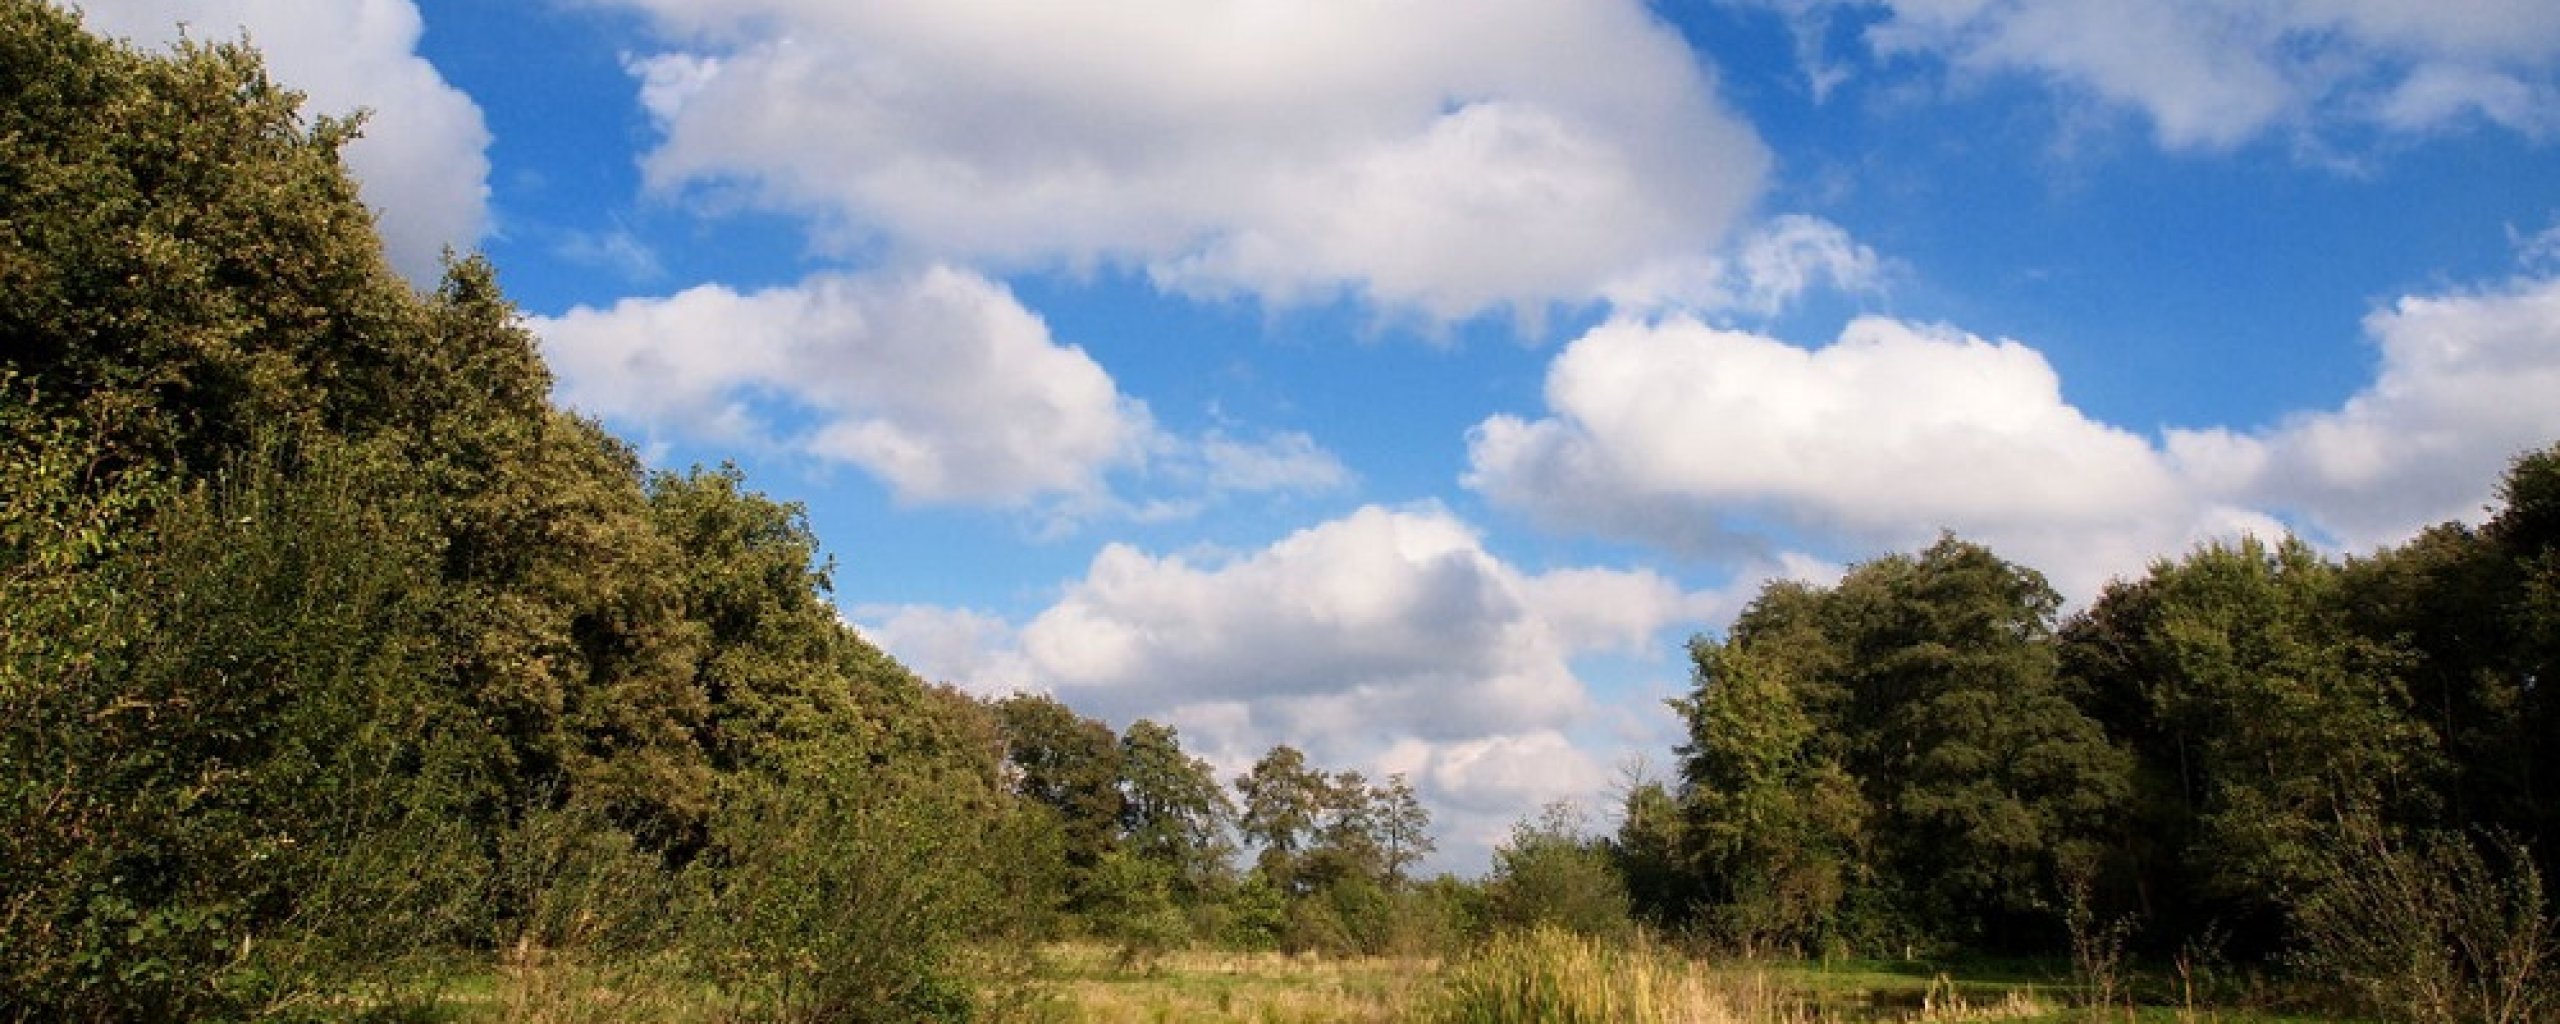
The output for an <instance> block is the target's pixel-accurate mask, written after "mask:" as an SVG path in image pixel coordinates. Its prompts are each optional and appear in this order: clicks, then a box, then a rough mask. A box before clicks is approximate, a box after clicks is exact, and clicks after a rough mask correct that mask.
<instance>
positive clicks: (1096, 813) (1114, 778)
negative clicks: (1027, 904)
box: [995, 694, 1124, 903]
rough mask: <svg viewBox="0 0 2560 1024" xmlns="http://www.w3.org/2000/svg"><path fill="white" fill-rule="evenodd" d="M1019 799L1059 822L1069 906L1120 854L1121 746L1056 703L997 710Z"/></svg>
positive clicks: (1004, 704)
mask: <svg viewBox="0 0 2560 1024" xmlns="http://www.w3.org/2000/svg"><path fill="white" fill-rule="evenodd" d="M995 712H996V721H997V723H998V724H999V725H1000V726H1001V728H1002V730H1003V735H1004V744H1005V761H1006V763H1007V764H1009V765H1010V766H1011V767H1012V769H1013V773H1014V776H1013V789H1014V792H1015V793H1016V794H1017V795H1019V796H1021V797H1022V798H1023V799H1026V800H1029V801H1031V802H1033V803H1035V804H1038V805H1040V806H1043V807H1047V808H1048V809H1049V810H1050V812H1051V813H1053V814H1055V815H1057V818H1058V823H1059V826H1060V830H1061V833H1062V836H1063V838H1064V841H1065V842H1064V852H1065V854H1066V859H1067V869H1068V878H1069V881H1070V886H1069V889H1070V892H1069V898H1070V902H1078V903H1080V902H1081V901H1083V899H1084V896H1085V893H1084V882H1085V879H1086V878H1087V877H1089V876H1090V874H1091V873H1092V872H1093V870H1094V869H1095V868H1096V867H1097V866H1099V865H1100V864H1101V863H1102V859H1103V858H1104V857H1105V856H1106V855H1108V854H1109V853H1111V851H1113V850H1115V849H1118V848H1119V837H1120V822H1121V818H1122V815H1123V810H1124V808H1123V795H1122V792H1121V789H1120V777H1121V764H1120V756H1121V754H1120V740H1119V737H1117V736H1115V735H1113V734H1112V732H1111V727H1110V726H1107V725H1104V724H1102V723H1101V722H1098V721H1095V720H1093V719H1090V718H1086V717H1084V716H1081V715H1078V714H1076V713H1075V712H1074V711H1073V710H1072V709H1070V708H1068V707H1067V706H1066V705H1064V704H1061V703H1059V702H1058V701H1057V699H1056V698H1054V697H1048V696H1042V695H1037V694H1015V695H1013V696H1011V697H1007V698H1004V699H1003V700H1000V701H997V702H996V703H995Z"/></svg>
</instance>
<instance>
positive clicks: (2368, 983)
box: [2294, 824, 2560, 1024]
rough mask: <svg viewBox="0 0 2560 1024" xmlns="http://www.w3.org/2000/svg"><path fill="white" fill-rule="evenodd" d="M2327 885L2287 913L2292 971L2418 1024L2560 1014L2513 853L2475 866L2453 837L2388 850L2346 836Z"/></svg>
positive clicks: (2520, 861) (2363, 831) (2535, 900)
mask: <svg viewBox="0 0 2560 1024" xmlns="http://www.w3.org/2000/svg"><path fill="white" fill-rule="evenodd" d="M2346 840H2347V841H2346V842H2344V843H2341V844H2340V846H2339V848H2338V849H2337V850H2336V851H2335V852H2334V853H2332V854H2330V855H2329V857H2328V860H2329V861H2330V863H2328V864H2325V865H2323V867H2324V868H2325V869H2326V870H2324V871H2323V875H2324V876H2325V877H2328V878H2330V879H2331V881H2330V882H2329V884H2327V885H2326V886H2324V887H2323V888H2321V889H2320V890H2318V891H2316V892H2314V893H2312V894H2311V896H2310V897H2309V898H2307V899H2305V900H2303V901H2302V902H2301V904H2299V905H2298V906H2297V907H2296V908H2295V911H2294V922H2295V929H2296V932H2297V934H2298V936H2299V939H2300V941H2301V949H2300V951H2299V953H2298V954H2297V955H2298V958H2299V960H2300V961H2301V962H2302V963H2303V964H2304V965H2305V966H2307V967H2309V968H2310V969H2312V970H2314V971H2316V972H2318V973H2321V974H2325V975H2327V976H2329V977H2331V978H2334V979H2336V980H2337V981H2339V982H2341V983H2343V984H2345V985H2346V986H2347V987H2348V989H2349V990H2350V991H2352V992H2353V993H2355V995H2356V996H2357V997H2358V998H2359V999H2360V1000H2361V1001H2363V1002H2364V1003H2365V1004H2366V1005H2367V1006H2368V1007H2370V1008H2371V1009H2373V1010H2375V1011H2377V1012H2379V1013H2382V1014H2384V1015H2386V1016H2389V1017H2392V1018H2395V1019H2402V1020H2411V1021H2418V1022H2422V1024H2455V1022H2463V1024H2475V1022H2476V1024H2527V1022H2533V1021H2541V1020H2547V1019H2549V1016H2548V1015H2549V1014H2551V1013H2553V1012H2560V999H2555V993H2554V991H2553V984H2552V982H2551V980H2550V978H2549V976H2548V974H2547V971H2548V970H2549V969H2550V968H2551V967H2552V966H2553V964H2552V960H2553V927H2552V925H2553V922H2552V920H2551V917H2550V916H2549V915H2548V913H2547V912H2546V910H2545V906H2546V905H2545V903H2544V894H2543V888H2542V876H2541V874H2540V873H2539V872H2538V871H2536V870H2535V869H2534V863H2533V858H2532V856H2531V854H2530V853H2529V852H2528V851H2527V850H2526V849H2525V848H2524V846H2523V845H2522V844H2520V843H2516V842H2514V841H2512V840H2508V839H2504V838H2493V839H2490V840H2489V841H2488V842H2487V845H2488V846H2489V847H2490V849H2491V855H2490V856H2488V857H2483V856H2482V855H2481V851H2480V850H2479V848H2478V847H2476V846H2475V845H2474V844H2473V842H2472V841H2471V840H2469V839H2467V838H2465V837H2463V836H2460V835H2454V834H2443V833H2438V834H2433V835H2427V836H2422V837H2420V838H2418V839H2417V840H2416V841H2414V842H2410V843H2405V844H2404V843H2398V842H2394V841H2393V840H2392V839H2391V838H2390V837H2389V836H2387V835H2386V834H2384V833H2383V832H2382V831H2381V830H2380V828H2378V827H2376V826H2373V825H2371V824H2355V825H2351V826H2350V827H2349V828H2348V830H2347V836H2346Z"/></svg>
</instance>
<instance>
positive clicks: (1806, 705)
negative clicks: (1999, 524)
mask: <svg viewBox="0 0 2560 1024" xmlns="http://www.w3.org/2000/svg"><path fill="white" fill-rule="evenodd" d="M2059 603H2060V602H2059V598H2057V597H2056V596H2055V594H2054V593H2053V591H2052V589H2051V588H2050V587H2048V586H2047V585H2046V584H2045V582H2044V580H2043V578H2042V577H2040V576H2038V575H2036V574H2035V573H2034V572H2032V571H2031V570H2027V569H2025V568H2022V567H2019V566H2016V565H2012V564H2010V563H2008V562H2005V561H2002V560H2000V559H1999V558H1998V557H1996V556H1994V555H1993V554H1992V553H1991V552H1989V551H1988V550H1986V549H1983V548H1981V547H1979V546H1976V545H1972V544H1966V543H1964V542H1961V541H1958V540H1956V539H1954V538H1953V537H1946V538H1942V539H1940V540H1939V542H1938V543H1937V544H1935V545H1932V546H1931V547H1929V548H1928V549H1927V550H1925V551H1923V552H1921V553H1920V554H1918V555H1916V556H1894V557H1889V558H1884V559H1879V560H1877V561H1874V562H1869V563H1867V564H1865V565H1861V566H1858V567H1857V568H1855V569H1854V570H1852V571H1851V572H1850V573H1849V575H1848V576H1847V577H1846V578H1845V579H1843V580H1842V581H1841V582H1840V585H1839V586H1838V587H1836V588H1832V589H1827V590H1826V589H1822V588H1816V587H1810V586H1805V585H1802V584H1780V585H1773V586H1771V587H1770V588H1768V589H1767V590H1765V591H1764V592H1763V593H1762V594H1761V596H1760V598H1759V600H1757V601H1755V602H1753V604H1752V605H1751V606H1750V607H1749V608H1747V609H1746V610H1745V611H1744V612H1743V614H1742V616H1741V617H1740V618H1739V619H1738V620H1737V621H1736V622H1735V624H1734V627H1733V631H1732V635H1731V636H1730V637H1729V638H1728V639H1727V640H1726V641H1725V642H1724V643H1722V644H1713V643H1706V642H1700V643H1697V644H1695V645H1693V647H1692V651H1691V653H1692V656H1693V658H1694V659H1695V661H1696V664H1697V680H1698V690H1697V692H1696V693H1695V694H1694V695H1693V696H1692V697H1690V698H1688V699H1686V700H1683V701H1678V702H1675V703H1674V707H1675V709H1676V710H1678V711H1680V712H1681V714H1682V715H1683V717H1684V718H1686V719H1687V721H1688V725H1689V743H1688V745H1686V746H1684V747H1683V748H1682V750H1681V753H1682V757H1683V761H1682V768H1681V776H1682V792H1681V794H1680V800H1681V804H1682V810H1683V815H1682V820H1681V822H1680V825H1679V826H1678V828H1677V829H1676V832H1675V831H1673V830H1669V829H1667V828H1666V827H1665V826H1663V825H1661V824H1659V823H1657V824H1654V825H1652V826H1651V828H1653V829H1654V832H1655V836H1656V838H1655V839H1654V840H1653V841H1655V842H1656V843H1659V842H1661V841H1662V840H1661V838H1660V837H1662V836H1666V835H1674V834H1676V836H1677V837H1678V842H1679V843H1680V844H1681V847H1680V850H1679V858H1678V859H1680V860H1681V861H1682V862H1684V863H1685V864H1686V865H1687V867H1688V869H1689V870H1690V871H1692V872H1694V873H1695V877H1696V878H1697V882H1698V886H1699V888H1698V889H1697V890H1696V892H1695V896H1696V898H1698V899H1699V900H1700V901H1701V902H1702V903H1703V904H1704V905H1703V906H1702V907H1700V908H1698V909H1699V910H1701V911H1703V912H1704V913H1705V915H1706V917H1707V923H1710V924H1711V925H1713V926H1715V927H1717V928H1718V929H1719V930H1720V931H1722V932H1724V933H1725V935H1726V937H1727V938H1729V939H1733V940H1736V941H1739V942H1742V943H1745V944H1756V943H1759V942H1765V941H1778V942H1782V943H1799V942H1803V941H1807V940H1811V939H1817V938H1821V937H1824V936H1834V937H1841V938H1846V939H1848V940H1850V941H1852V942H1857V941H1870V942H1872V941H1877V940H1881V939H1885V938H1888V937H1890V936H1894V935H1912V934H1936V935H1939V936H1942V937H1947V938H1953V939H1958V940H1962V941H1980V940H1984V939H1988V938H1991V937H1993V936H2002V937H2005V938H2007V939H2009V940H2011V941H2017V940H2021V939H2026V938H2029V937H2030V936H2032V935H2034V933H2035V932H2036V931H2037V930H2039V929H2038V927H2037V925H2038V922H2043V928H2042V929H2041V930H2045V931H2050V930H2051V928H2050V925H2051V922H2050V921H2049V920H2048V919H2049V917H2050V911H2051V908H2052V907H2054V906H2056V905H2057V903H2058V901H2057V899H2056V895H2057V893H2058V892H2059V888H2058V886H2059V882H2060V879H2061V878H2062V877H2063V876H2064V875H2065V874H2067V873H2070V872H2074V871H2085V870H2086V869H2087V868H2086V866H2087V865H2088V864H2090V863H2092V862H2094V861H2095V860H2096V858H2097V856H2098V850H2099V849H2100V848H2101V846H2100V842H2099V840H2100V837H2101V836H2102V835H2103V834H2104V830H2105V828H2106V825H2107V823H2108V821H2109V818H2110V816H2111V815H2112V813H2113V812H2114V810H2115V809H2116V807H2117V806H2118V805H2119V802H2120V801H2121V799H2122V796H2123V793H2124V786H2125V782H2124V776H2125V772H2126V765H2125V761H2124V758H2123V756H2122V755H2121V754H2120V753H2119V752H2118V751H2117V750H2116V749H2115V748H2114V747H2112V746H2111V745H2109V744H2108V743H2107V741H2106V737H2105V736H2104V735H2103V733H2102V732H2101V731H2100V729H2099V727H2098V725H2097V723H2095V722H2094V721H2092V720H2091V719H2089V718H2088V716H2087V715H2085V714H2083V713H2082V712H2081V710H2080V709H2079V707H2077V706H2076V705H2075V704H2074V703H2073V702H2072V701H2071V700H2070V699H2069V698H2068V696H2067V695H2066V694H2065V692H2064V690H2063V687H2062V685H2061V682H2060V680H2059V679H2058V677H2057V674H2056V670H2055V654H2054V651H2053V648H2052V644H2051V631H2052V623H2053V616H2054V614H2055V611H2056V609H2057V607H2058V606H2059Z"/></svg>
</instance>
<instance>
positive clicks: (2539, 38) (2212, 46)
mask: <svg viewBox="0 0 2560 1024" xmlns="http://www.w3.org/2000/svg"><path fill="white" fill-rule="evenodd" d="M1762 2H1763V3H1765V4H1767V5H1769V6H1772V7H1777V8H1779V9H1781V10H1784V11H1787V12H1788V13H1790V14H1792V15H1794V16H1796V17H1798V18H1817V17H1827V16H1828V15H1829V14H1830V13H1831V12H1832V11H1834V10H1839V9H1859V10H1866V9H1872V8H1879V7H1880V8H1883V9H1885V10H1886V11H1887V12H1888V16H1887V17H1886V18H1885V19H1884V20H1883V21H1881V22H1879V23H1877V24H1875V25H1874V26H1872V27H1871V28H1870V29H1869V30H1868V34H1867V38H1868V41H1869V43H1870V44H1871V45H1872V46H1873V47H1874V49H1875V50H1876V51H1877V52H1878V53H1879V54H1881V55H1886V56H1893V55H1908V54H1933V55H1936V56H1939V57H1942V58H1944V59H1945V60H1947V61H1948V62H1949V63H1950V64H1951V65H1952V66H1954V67H1956V68H1958V69H1960V70H1962V71H1965V72H1968V73H1977V74H1988V73H1999V72H2023V73H2027V74H2031V75H2035V76H2038V77H2041V78H2045V79H2049V80H2051V81H2053V82H2055V83H2057V84H2060V85H2063V86H2065V87H2067V88H2070V89H2073V90H2077V91H2083V92H2086V93H2088V94H2091V95H2094V96H2095V97H2097V98H2099V99H2101V100H2103V101H2105V102H2108V103H2113V104H2119V105H2123V106H2127V107H2131V108H2134V109H2137V110H2140V111H2141V112H2142V113H2143V114H2144V115H2145V116H2146V117H2148V118H2149V120H2150V122H2151V124H2152V126H2153V128H2154V130H2155V131H2156V132H2157V134H2158V137H2159V139H2160V141H2161V143H2162V144H2164V145H2167V146H2170V147H2172V148H2223V147H2229V146H2232V145H2235V144H2238V143H2240V142H2244V141H2246V140H2248V139H2250V138H2253V137H2256V136H2258V135H2260V134H2262V133H2264V132H2266V131H2268V130H2270V129H2273V128H2277V127H2280V126H2287V125H2290V126H2295V127H2312V128H2317V127H2319V126H2321V125H2324V124H2330V123H2371V124H2379V125H2382V126H2384V127H2387V128H2391V129H2395V130H2401V131H2416V130H2424V129H2430V128H2434V127H2437V126H2441V125H2445V124H2448V123H2454V122H2457V121H2458V120H2460V119H2464V118H2469V117H2474V116H2476V117H2480V118H2485V119H2486V120H2488V121H2491V122H2494V123H2498V124H2503V125H2506V126H2507V127H2510V128H2513V129H2517V130H2520V131H2524V132H2527V133H2532V134H2539V133H2543V132H2547V131H2549V130H2550V129H2552V128H2553V127H2554V115H2553V114H2552V113H2551V111H2552V109H2553V103H2554V100H2555V99H2560V89H2555V70H2560V6H2555V5H2552V4H2550V3H2548V2H2546V0H2448V2H2444V3H2430V4H2412V3H2407V2H2405V0H2033V2H2027V0H1816V2H1812V3H1807V2H1804V0H1762Z"/></svg>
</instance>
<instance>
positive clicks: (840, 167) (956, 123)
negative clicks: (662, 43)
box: [621, 0, 1769, 320]
mask: <svg viewBox="0 0 2560 1024" xmlns="http://www.w3.org/2000/svg"><path fill="white" fill-rule="evenodd" d="M621 2H622V3H624V4H625V5H626V6H630V7H634V8H638V9H640V10H642V11H645V12H647V13H648V14H650V15H651V16H653V17H654V19H655V22H656V23H657V24H658V25H659V26H660V27H661V29H662V30H663V31H664V33H665V34H666V36H667V38H669V39H671V40H673V42H672V43H671V44H670V46H669V47H668V48H667V49H666V50H664V51H663V52H658V53H653V54H648V55H644V56H640V57H637V58H635V59H634V60H633V62H632V67H633V71H634V74H635V75H636V76H637V77H638V78H639V79H640V83H641V85H640V95H641V100H642V103H643V105H644V106H645V107H646V108H647V109H648V110H649V111H650V112H651V113H652V114H653V115H654V116H655V118H656V119H657V121H658V123H659V125H660V126H661V128H662V130H663V133H664V134H663V141H662V142H661V144H660V145H658V146H657V148H656V149H655V150H654V151H653V152H651V153H650V154H649V155H648V157H647V160H646V169H647V173H648V176H649V179H650V180H651V181H652V182H654V183H655V184H656V185H657V186H658V187H660V188H665V189H672V190H685V189H694V188H710V189H716V190H720V191H722V192H724V193H726V194H733V195H738V196H743V197H746V198H747V199H748V200H749V201H751V202H756V203H761V204H764V205H767V206H770V207H774V208H779V209H785V210H790V211H794V212H799V213H806V214H812V215H815V216H817V217H818V218H820V219H821V220H822V221H823V222H824V223H825V224H826V225H827V230H828V231H830V232H831V233H832V235H833V236H834V240H835V241H837V242H839V243H841V244H845V245H848V246H857V247H864V246H877V247H886V248H888V249H889V250H891V251H893V252H901V253H904V254H907V255H908V256H911V257H916V258H925V259H940V260H950V261H957V262H963V263H968V264H970V265H976V266H985V267H991V268H1011V267H1022V266H1033V267H1060V266H1063V267H1070V268H1085V267H1093V266H1097V265H1109V266H1119V267H1127V268H1132V269H1135V270H1139V271H1141V272H1143V273H1144V274H1146V275H1147V276H1148V277H1149V278H1150V279H1152V280H1153V281H1154V282H1155V283H1156V284H1157V285H1158V286H1159V287H1161V288H1163V289H1165V290H1167V291H1169V292H1173V293H1178V294H1184V295H1192V296H1222V295H1250V296H1255V297H1259V298H1261V299H1263V300H1265V301H1268V302H1272V303H1275V304H1288V303H1295V302H1300V301H1325V300H1329V299H1331V298H1333V297H1336V296H1339V295H1343V294H1351V295H1355V296H1359V297H1363V298H1365V299H1367V300H1370V301H1373V302H1375V303H1378V304H1380V305H1382V306H1385V307H1390V308H1393V309H1397V310H1408V311H1415V312H1419V313H1421V314H1423V315H1425V316H1429V317H1434V318H1439V319H1443V320H1447V319H1458V318H1464V317H1468V316H1472V315H1476V314H1479V313H1484V312H1487V311H1492V310H1497V309H1503V308H1509V309H1512V310H1514V311H1515V312H1521V313H1524V314H1534V313H1535V312H1536V311H1537V310H1538V309H1540V308H1543V307H1544V306H1546V305H1548V304H1550V303H1557V302H1562V303H1567V304H1580V303H1583V302H1586V301H1589V300H1590V298H1591V297H1592V296H1594V295H1596V294H1599V293H1600V292H1602V291H1603V290H1604V289H1605V288H1606V287H1607V286H1608V285H1610V284H1611V283H1612V282H1616V281H1619V280H1622V279H1624V278H1626V277H1628V276H1629V275H1631V274H1634V273H1637V272H1639V271H1641V270H1643V269H1644V268H1647V267H1650V266H1655V265H1658V264H1663V263H1678V262H1680V261H1684V260H1694V259H1700V258H1704V257H1705V256H1706V255H1707V254H1710V253H1712V252H1714V251H1716V250H1717V249H1718V248H1719V247H1720V246H1721V245H1722V243H1723V241H1724V235H1725V233H1726V231H1727V229H1728V228H1729V227H1730V226H1731V224H1732V223H1733V222H1734V220H1735V218H1736V217H1738V216H1739V215H1740V214H1741V213H1742V212H1743V211H1744V210H1745V209H1746V208H1747V207H1748V206H1749V205H1750V203H1751V202H1752V200H1753V199H1754V198H1756V196H1757V195H1758V194H1759V191H1760V187H1761V182H1762V179H1763V176H1764V174H1765V172H1766V169H1767V166H1768V163H1769V158H1768V154H1767V152H1766V150H1765V148H1764V147H1763V146H1762V145H1761V143H1760V142H1759V140H1758V138H1757V137H1756V135H1755V134H1754V133H1753V132H1752V131H1751V129H1750V128H1749V127H1748V126H1747V125H1745V124H1744V123H1742V122H1741V121H1740V120H1738V119H1737V118H1736V117H1735V116H1734V115H1732V114H1731V113H1730V112H1728V111H1727V109H1726V108H1725V107H1724V105H1723V104H1722V103H1721V102H1720V101H1719V100H1718V98H1717V97H1716V95H1715V90H1714V87H1713V84H1712V82H1711V80H1710V79H1709V77H1708V76H1707V75H1706V74H1705V72H1704V71H1703V70H1702V69H1701V68H1700V66H1699V63H1698V61H1697V59H1696V57H1695V55H1694V54H1693V53H1692V52H1691V51H1690V50H1689V48H1688V47H1687V46H1686V45H1685V43H1684V42H1683V41H1682V40H1681V38H1680V36H1679V34H1678V33H1677V32H1676V31H1675V30H1673V29H1672V28H1671V27H1669V26H1668V25H1665V24H1663V23H1662V22H1660V21H1659V20H1658V19H1656V18H1654V17H1653V16H1652V15H1651V14H1650V13H1649V12H1648V11H1647V10H1646V9H1645V7H1644V5H1642V4H1641V3H1637V2H1635V0H1496V2H1493V3H1490V4H1488V3H1485V2H1483V0H1423V2H1414V3H1397V4H1322V5H1277V6H1275V5H1270V4H1261V3H1248V2H1240V0H1217V2H1205V3H1204V2H1198V0H1139V2H1134V3H1133V2H1129V0H1108V2H1105V0H1080V2H1062V3H1046V4H1033V5H1023V4H1018V3H1008V2H1000V0H954V2H945V3H934V4H841V3H834V2H831V0H753V2H747V3H738V2H732V0H720V2H717V3H714V2H711V0H621Z"/></svg>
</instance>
